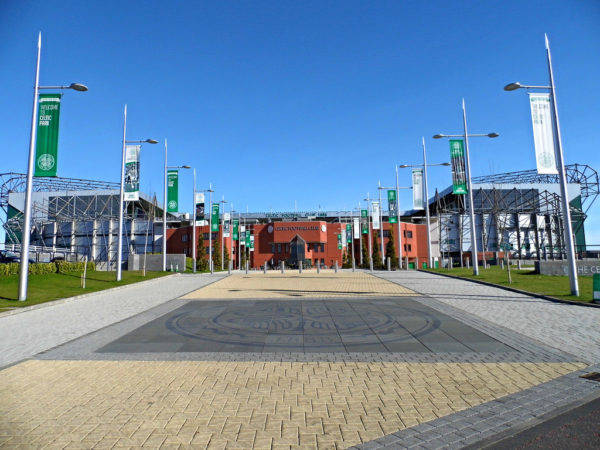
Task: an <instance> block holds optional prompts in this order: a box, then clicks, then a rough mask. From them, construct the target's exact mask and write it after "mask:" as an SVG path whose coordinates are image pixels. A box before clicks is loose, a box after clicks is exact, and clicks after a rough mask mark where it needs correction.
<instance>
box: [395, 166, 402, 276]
mask: <svg viewBox="0 0 600 450" xmlns="http://www.w3.org/2000/svg"><path fill="white" fill-rule="evenodd" d="M395 168H396V208H398V267H399V268H400V269H402V231H401V228H402V225H401V223H402V222H401V221H400V186H399V185H398V165H397V164H395Z"/></svg>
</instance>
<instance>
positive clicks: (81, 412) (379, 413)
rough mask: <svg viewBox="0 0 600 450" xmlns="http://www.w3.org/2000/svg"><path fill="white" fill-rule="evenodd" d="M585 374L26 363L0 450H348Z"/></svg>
mask: <svg viewBox="0 0 600 450" xmlns="http://www.w3.org/2000/svg"><path fill="white" fill-rule="evenodd" d="M584 366H585V365H584V364H575V363H391V362H385V363H365V362H308V363H307V362H211V361H205V362H202V361H161V362H156V361H153V362H144V361H42V360H30V361H26V362H23V363H20V364H18V365H16V366H13V367H10V368H7V369H5V370H3V371H2V372H0V445H3V446H7V447H13V446H17V445H19V444H24V445H25V446H32V447H41V446H44V445H49V446H50V447H69V448H70V447H73V448H89V447H93V446H95V447H113V446H117V447H137V446H141V445H144V446H149V447H159V446H164V447H165V448H171V447H172V448H178V447H180V446H182V447H193V448H203V447H209V448H252V447H255V448H297V447H298V448H299V447H308V448H314V447H316V446H319V447H320V448H340V447H348V446H352V445H355V444H358V443H361V442H364V441H369V440H372V439H375V438H378V437H380V436H383V435H384V434H388V433H392V432H395V431H397V430H400V429H403V428H405V427H410V426H413V425H416V424H418V423H421V422H425V421H429V420H432V419H435V418H437V417H441V416H444V415H447V414H451V413H453V412H456V411H460V410H463V409H466V408H469V407H472V406H475V405H478V404H481V403H483V402H487V401H490V400H492V399H496V398H499V397H503V396H505V395H508V394H511V393H514V392H518V391H520V390H523V389H526V388H528V387H531V386H534V385H537V384H539V383H543V382H545V381H549V380H551V379H553V378H556V377H559V376H561V375H564V374H567V373H569V372H571V371H574V370H578V369H580V368H582V367H584Z"/></svg>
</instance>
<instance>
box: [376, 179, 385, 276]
mask: <svg viewBox="0 0 600 450" xmlns="http://www.w3.org/2000/svg"><path fill="white" fill-rule="evenodd" d="M377 184H378V189H377V190H378V191H379V240H380V241H381V263H382V264H383V266H384V267H385V250H384V247H383V205H382V204H381V181H378V182H377Z"/></svg>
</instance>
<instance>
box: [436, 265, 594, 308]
mask: <svg viewBox="0 0 600 450" xmlns="http://www.w3.org/2000/svg"><path fill="white" fill-rule="evenodd" d="M430 271H431V272H439V273H443V274H446V275H452V276H456V277H463V278H472V279H475V280H481V281H486V282H488V283H493V284H497V285H500V286H508V287H512V288H515V289H520V290H522V291H526V292H531V293H534V294H542V295H548V296H550V297H555V298H560V299H563V300H571V301H577V302H583V303H591V302H592V296H593V292H592V277H579V278H578V279H579V297H575V296H573V295H571V288H570V286H569V277H565V276H552V275H538V274H536V273H534V272H533V271H532V270H517V269H515V268H511V271H510V273H511V276H512V284H509V283H508V273H507V271H506V269H504V270H502V269H501V268H500V267H498V266H490V267H489V268H488V269H483V268H482V267H481V266H480V267H479V276H475V275H473V269H467V268H465V267H463V268H455V269H450V270H448V269H430Z"/></svg>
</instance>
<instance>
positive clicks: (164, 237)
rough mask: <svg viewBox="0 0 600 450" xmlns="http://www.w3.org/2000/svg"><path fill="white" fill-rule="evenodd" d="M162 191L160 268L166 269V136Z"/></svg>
mask: <svg viewBox="0 0 600 450" xmlns="http://www.w3.org/2000/svg"><path fill="white" fill-rule="evenodd" d="M163 181H164V186H163V187H164V192H163V241H162V270H163V272H166V270H167V138H165V173H164V180H163Z"/></svg>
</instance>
